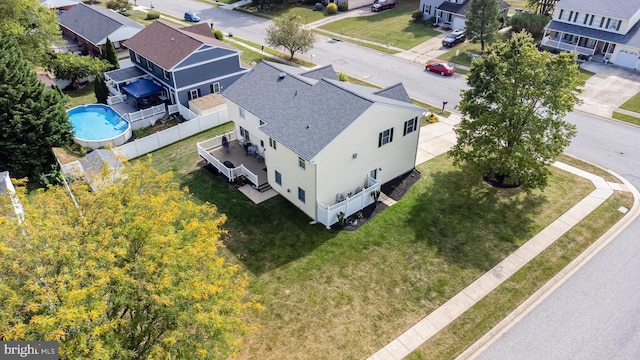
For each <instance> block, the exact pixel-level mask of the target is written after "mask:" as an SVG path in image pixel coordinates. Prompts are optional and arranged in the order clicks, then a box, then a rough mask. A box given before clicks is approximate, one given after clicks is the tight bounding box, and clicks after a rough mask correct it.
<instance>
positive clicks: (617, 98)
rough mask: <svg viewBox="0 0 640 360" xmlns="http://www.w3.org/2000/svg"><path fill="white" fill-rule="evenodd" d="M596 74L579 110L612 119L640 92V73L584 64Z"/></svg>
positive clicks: (586, 87)
mask: <svg viewBox="0 0 640 360" xmlns="http://www.w3.org/2000/svg"><path fill="white" fill-rule="evenodd" d="M582 68H584V69H585V70H589V71H593V72H595V73H596V74H595V75H593V76H592V77H590V78H589V80H587V83H586V84H585V86H584V92H583V93H582V94H580V98H581V99H582V101H583V104H581V105H578V106H576V109H577V110H581V111H584V112H587V113H591V114H596V115H599V116H603V117H606V118H610V117H611V114H612V113H613V111H614V110H615V109H617V108H618V107H620V105H622V104H623V103H624V102H625V101H627V100H629V98H630V97H632V96H634V95H635V94H637V93H639V92H640V72H639V71H634V70H630V69H624V68H620V67H616V66H613V65H606V64H599V63H583V64H582Z"/></svg>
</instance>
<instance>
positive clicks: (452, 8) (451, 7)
mask: <svg viewBox="0 0 640 360" xmlns="http://www.w3.org/2000/svg"><path fill="white" fill-rule="evenodd" d="M499 7H500V10H505V9H508V8H510V7H511V5H509V4H508V3H507V2H506V1H502V2H500V4H499ZM470 8H471V1H469V0H466V1H465V2H463V3H461V4H456V3H452V2H450V1H444V2H443V3H442V4H440V5H438V7H437V9H439V10H442V11H446V12H450V13H453V14H460V15H463V16H466V15H467V12H468V11H469V9H470Z"/></svg>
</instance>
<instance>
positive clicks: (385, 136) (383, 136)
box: [378, 128, 393, 147]
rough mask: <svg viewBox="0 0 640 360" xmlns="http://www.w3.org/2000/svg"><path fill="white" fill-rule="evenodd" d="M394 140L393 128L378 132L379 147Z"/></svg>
mask: <svg viewBox="0 0 640 360" xmlns="http://www.w3.org/2000/svg"><path fill="white" fill-rule="evenodd" d="M392 141H393V128H391V129H387V130H385V131H383V132H381V133H380V134H378V147H381V146H382V145H384V144H387V143H390V142H392Z"/></svg>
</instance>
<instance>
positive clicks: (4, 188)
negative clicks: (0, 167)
mask: <svg viewBox="0 0 640 360" xmlns="http://www.w3.org/2000/svg"><path fill="white" fill-rule="evenodd" d="M0 196H9V198H10V200H9V201H10V202H11V203H12V205H13V212H14V214H0V216H13V215H15V216H18V218H19V219H20V220H22V219H23V217H24V210H23V208H22V205H21V204H20V201H18V197H17V196H16V188H15V187H13V183H12V182H11V177H9V172H8V171H0Z"/></svg>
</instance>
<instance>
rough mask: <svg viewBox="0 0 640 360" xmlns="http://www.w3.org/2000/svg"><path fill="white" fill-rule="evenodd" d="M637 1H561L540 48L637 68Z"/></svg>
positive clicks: (639, 62)
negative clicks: (574, 53) (572, 52)
mask: <svg viewBox="0 0 640 360" xmlns="http://www.w3.org/2000/svg"><path fill="white" fill-rule="evenodd" d="M639 20H640V0H621V1H616V2H611V3H610V2H607V1H601V0H560V1H559V2H558V3H557V4H556V6H555V10H554V12H553V19H552V20H551V22H549V24H547V26H546V28H545V33H544V37H543V39H542V43H541V45H542V47H543V48H546V49H554V50H562V51H574V52H576V53H578V54H580V55H584V56H587V57H589V58H590V59H592V60H600V61H607V62H611V63H613V64H616V65H619V66H623V67H627V68H631V69H638V68H640V21H639Z"/></svg>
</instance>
